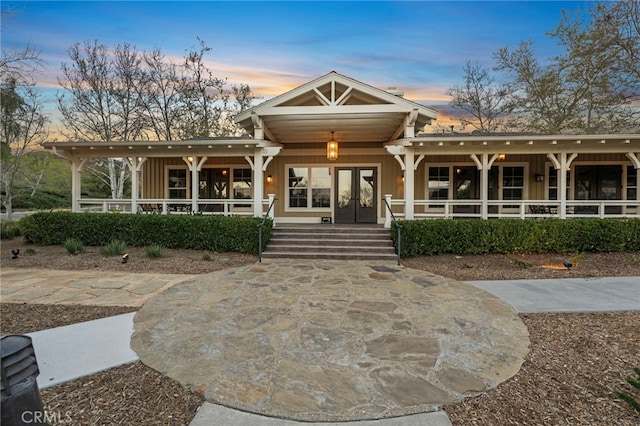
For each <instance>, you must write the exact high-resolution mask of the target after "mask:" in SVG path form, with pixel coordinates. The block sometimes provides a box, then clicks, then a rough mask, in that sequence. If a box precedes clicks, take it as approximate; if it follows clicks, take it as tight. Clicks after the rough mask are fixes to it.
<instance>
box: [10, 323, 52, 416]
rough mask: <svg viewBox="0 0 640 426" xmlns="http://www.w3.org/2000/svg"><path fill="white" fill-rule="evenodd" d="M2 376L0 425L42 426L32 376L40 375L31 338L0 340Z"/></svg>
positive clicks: (37, 393)
mask: <svg viewBox="0 0 640 426" xmlns="http://www.w3.org/2000/svg"><path fill="white" fill-rule="evenodd" d="M0 340H1V341H0V352H1V353H2V360H1V361H0V370H1V376H2V389H1V393H2V414H1V419H2V421H0V424H2V426H13V425H46V424H47V423H46V421H45V413H44V408H43V407H42V400H41V399H40V390H39V389H38V382H37V381H36V377H37V376H38V373H39V372H40V371H39V370H38V362H37V361H36V354H35V352H34V350H33V345H32V344H31V337H29V336H18V335H11V336H5V337H3V338H2V339H0Z"/></svg>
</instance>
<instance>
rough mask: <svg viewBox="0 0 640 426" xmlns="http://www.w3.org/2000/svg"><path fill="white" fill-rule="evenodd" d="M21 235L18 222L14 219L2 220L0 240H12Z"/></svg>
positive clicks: (0, 223) (0, 222)
mask: <svg viewBox="0 0 640 426" xmlns="http://www.w3.org/2000/svg"><path fill="white" fill-rule="evenodd" d="M19 236H20V227H19V226H18V222H16V221H13V220H2V221H0V240H10V239H12V238H13V237H19Z"/></svg>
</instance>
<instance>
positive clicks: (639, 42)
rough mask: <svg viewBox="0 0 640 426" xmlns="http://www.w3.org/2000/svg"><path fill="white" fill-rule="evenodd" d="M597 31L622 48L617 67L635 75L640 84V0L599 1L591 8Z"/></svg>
mask: <svg viewBox="0 0 640 426" xmlns="http://www.w3.org/2000/svg"><path fill="white" fill-rule="evenodd" d="M590 16H591V18H592V22H593V23H592V28H593V30H594V32H596V33H599V34H601V36H602V38H603V39H604V40H606V44H607V45H608V46H610V47H614V48H618V49H620V51H619V53H618V57H617V58H616V63H615V66H616V68H617V70H619V71H620V72H623V73H625V74H627V75H629V76H631V77H633V78H634V80H635V82H634V84H635V86H636V87H640V2H638V1H637V0H620V1H616V2H599V3H598V4H597V5H596V6H595V8H593V9H592V10H591V12H590Z"/></svg>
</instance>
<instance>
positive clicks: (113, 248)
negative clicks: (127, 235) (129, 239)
mask: <svg viewBox="0 0 640 426" xmlns="http://www.w3.org/2000/svg"><path fill="white" fill-rule="evenodd" d="M126 250H127V243H125V242H124V241H120V240H113V241H111V242H110V243H109V244H107V245H106V246H104V247H102V248H101V249H100V253H101V254H102V255H103V256H119V255H121V254H124V252H125V251H126Z"/></svg>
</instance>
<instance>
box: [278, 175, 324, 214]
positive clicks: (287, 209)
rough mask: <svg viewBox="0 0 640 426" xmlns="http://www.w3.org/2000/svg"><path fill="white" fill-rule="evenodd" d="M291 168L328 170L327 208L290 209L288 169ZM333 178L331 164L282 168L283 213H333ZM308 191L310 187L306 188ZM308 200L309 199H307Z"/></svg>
mask: <svg viewBox="0 0 640 426" xmlns="http://www.w3.org/2000/svg"><path fill="white" fill-rule="evenodd" d="M291 168H305V169H308V170H309V169H314V168H317V169H320V168H326V169H329V176H330V179H331V180H330V182H329V207H309V206H307V207H291V206H290V205H289V169H291ZM334 176H335V166H334V165H333V164H331V165H329V164H322V163H318V164H313V165H309V164H285V166H284V179H283V180H284V182H283V184H284V194H285V208H284V211H285V212H286V213H296V212H297V213H302V212H321V213H332V212H333V204H334V200H333V198H334V190H335V188H334V182H333V179H334ZM307 189H308V190H311V189H312V188H311V186H309V187H308V188H307ZM307 199H309V198H307Z"/></svg>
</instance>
